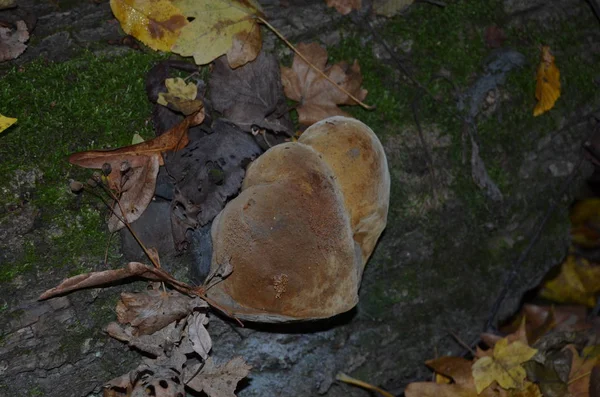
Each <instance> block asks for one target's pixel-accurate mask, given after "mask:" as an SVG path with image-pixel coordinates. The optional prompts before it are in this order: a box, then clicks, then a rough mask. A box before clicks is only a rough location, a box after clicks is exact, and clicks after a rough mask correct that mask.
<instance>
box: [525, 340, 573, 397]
mask: <svg viewBox="0 0 600 397" xmlns="http://www.w3.org/2000/svg"><path fill="white" fill-rule="evenodd" d="M538 355H539V356H540V357H538V358H539V362H538V361H535V360H530V361H527V362H526V363H525V364H523V367H524V368H525V370H526V371H527V379H529V380H530V381H532V382H535V383H536V384H537V385H538V386H539V389H540V391H541V393H542V394H543V396H544V397H564V396H566V395H567V394H568V393H567V382H568V381H569V370H570V367H571V354H570V353H569V352H568V351H565V350H559V351H556V349H555V348H554V347H553V348H552V349H548V350H546V351H540V352H539V353H538Z"/></svg>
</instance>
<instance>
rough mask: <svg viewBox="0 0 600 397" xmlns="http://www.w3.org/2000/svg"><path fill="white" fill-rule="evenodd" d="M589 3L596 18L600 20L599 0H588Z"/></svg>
mask: <svg viewBox="0 0 600 397" xmlns="http://www.w3.org/2000/svg"><path fill="white" fill-rule="evenodd" d="M588 3H590V6H591V7H592V10H593V11H594V15H596V18H598V20H600V5H599V4H598V0H588Z"/></svg>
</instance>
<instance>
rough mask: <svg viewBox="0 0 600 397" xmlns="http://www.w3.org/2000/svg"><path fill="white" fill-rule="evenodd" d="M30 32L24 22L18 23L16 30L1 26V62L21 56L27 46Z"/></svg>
mask: <svg viewBox="0 0 600 397" xmlns="http://www.w3.org/2000/svg"><path fill="white" fill-rule="evenodd" d="M27 40H29V32H28V31H27V25H26V24H25V22H24V21H17V22H16V23H15V29H10V28H6V27H3V26H0V62H4V61H9V60H11V59H15V58H16V57H18V56H19V55H21V54H22V53H23V52H24V51H25V49H26V48H27V46H26V45H25V43H26V42H27Z"/></svg>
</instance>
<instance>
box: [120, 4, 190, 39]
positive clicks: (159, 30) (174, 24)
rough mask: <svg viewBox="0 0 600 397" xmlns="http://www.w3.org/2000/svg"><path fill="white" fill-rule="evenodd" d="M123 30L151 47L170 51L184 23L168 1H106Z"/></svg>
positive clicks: (180, 15)
mask: <svg viewBox="0 0 600 397" xmlns="http://www.w3.org/2000/svg"><path fill="white" fill-rule="evenodd" d="M110 8H111V9H112V12H113V14H115V17H116V18H117V19H118V20H119V22H120V23H121V27H122V28H123V30H124V31H125V33H127V34H129V35H131V36H133V37H135V38H136V39H138V40H140V41H141V42H142V43H144V44H146V45H147V46H148V47H150V48H152V49H153V50H160V51H170V50H171V47H172V46H173V44H174V43H175V41H176V40H177V38H178V37H179V34H180V33H181V29H182V28H183V27H185V26H186V25H187V24H188V21H187V19H186V18H185V16H184V15H182V14H181V11H180V10H179V8H178V7H177V6H176V5H175V4H173V2H172V1H171V0H110Z"/></svg>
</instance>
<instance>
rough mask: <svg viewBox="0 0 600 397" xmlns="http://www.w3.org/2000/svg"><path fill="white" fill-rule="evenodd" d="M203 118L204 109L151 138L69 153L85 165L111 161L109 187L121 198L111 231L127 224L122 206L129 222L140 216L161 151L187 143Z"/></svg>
mask: <svg viewBox="0 0 600 397" xmlns="http://www.w3.org/2000/svg"><path fill="white" fill-rule="evenodd" d="M203 119H204V112H203V110H201V111H200V112H198V113H196V114H192V115H190V116H188V117H186V118H185V119H184V120H183V121H182V122H181V123H179V124H177V125H176V126H175V127H173V128H171V130H169V131H168V132H166V133H164V134H163V135H161V136H159V137H157V138H154V139H151V140H149V141H146V142H142V143H138V144H137V145H132V146H126V147H123V148H119V149H114V150H104V151H101V150H91V151H87V152H80V153H75V154H72V155H71V156H70V157H69V162H70V163H71V164H75V165H79V166H81V167H85V168H95V169H102V166H103V165H104V164H106V163H108V164H110V165H111V173H110V175H109V176H108V181H109V188H110V189H111V190H113V191H114V192H116V194H117V195H118V198H119V202H118V203H115V204H114V207H113V211H114V213H112V214H111V217H110V219H109V220H108V229H109V230H110V231H111V232H114V231H117V230H119V229H121V228H123V227H125V225H124V224H123V222H121V220H120V218H121V216H123V215H122V213H123V212H122V210H123V211H124V212H125V219H126V220H127V222H129V223H131V222H134V221H135V220H136V219H138V218H139V217H140V215H141V214H142V213H143V212H144V210H145V209H146V207H147V206H148V204H149V203H150V201H151V200H152V197H153V196H154V189H155V186H156V176H157V175H158V168H159V165H162V164H164V161H163V158H162V155H161V153H162V152H165V151H176V150H179V149H181V148H183V147H185V146H186V145H187V143H188V137H187V131H188V128H189V127H190V126H191V125H195V124H199V123H201V122H202V120H203ZM117 204H118V205H117Z"/></svg>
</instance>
